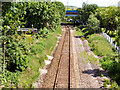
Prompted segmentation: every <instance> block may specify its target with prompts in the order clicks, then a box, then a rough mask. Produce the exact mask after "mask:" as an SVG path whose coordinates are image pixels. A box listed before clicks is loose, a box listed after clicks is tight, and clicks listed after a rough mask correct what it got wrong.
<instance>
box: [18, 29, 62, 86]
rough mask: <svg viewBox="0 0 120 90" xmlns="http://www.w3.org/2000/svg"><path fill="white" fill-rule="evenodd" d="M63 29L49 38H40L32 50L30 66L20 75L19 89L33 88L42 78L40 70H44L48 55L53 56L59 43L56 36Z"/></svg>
mask: <svg viewBox="0 0 120 90" xmlns="http://www.w3.org/2000/svg"><path fill="white" fill-rule="evenodd" d="M61 33H62V31H61V29H58V30H56V31H55V32H52V33H50V34H49V36H48V37H47V38H40V39H39V41H38V42H37V43H36V44H35V45H33V46H32V47H31V49H30V51H31V54H30V55H29V58H28V59H29V64H28V65H29V66H28V67H27V69H26V70H25V71H23V72H22V73H21V74H20V75H19V87H28V88H29V87H31V85H32V83H33V82H35V81H36V80H37V78H38V77H39V76H40V72H39V68H43V67H44V65H45V63H44V59H46V55H47V54H49V55H50V54H51V52H52V51H53V49H54V47H55V44H56V42H57V38H56V36H58V35H59V34H61Z"/></svg>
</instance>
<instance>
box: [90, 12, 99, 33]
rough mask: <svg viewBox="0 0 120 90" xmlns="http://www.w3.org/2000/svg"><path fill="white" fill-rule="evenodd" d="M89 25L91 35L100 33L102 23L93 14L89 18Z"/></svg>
mask: <svg viewBox="0 0 120 90" xmlns="http://www.w3.org/2000/svg"><path fill="white" fill-rule="evenodd" d="M88 25H89V33H90V34H93V33H97V32H99V31H98V29H99V25H100V21H99V20H98V19H97V18H96V17H95V16H94V15H93V14H91V15H90V16H89V18H88Z"/></svg>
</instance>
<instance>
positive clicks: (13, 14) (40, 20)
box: [1, 1, 65, 87]
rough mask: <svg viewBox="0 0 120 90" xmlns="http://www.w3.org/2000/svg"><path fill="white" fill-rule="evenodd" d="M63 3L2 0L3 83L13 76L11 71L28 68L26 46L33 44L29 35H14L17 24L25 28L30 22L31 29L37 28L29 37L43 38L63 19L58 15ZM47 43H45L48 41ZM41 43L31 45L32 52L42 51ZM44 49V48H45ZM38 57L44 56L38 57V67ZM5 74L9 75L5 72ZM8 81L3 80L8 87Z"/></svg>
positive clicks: (13, 72)
mask: <svg viewBox="0 0 120 90" xmlns="http://www.w3.org/2000/svg"><path fill="white" fill-rule="evenodd" d="M63 6H64V5H63V4H62V3H55V2H50V1H48V2H3V3H2V27H1V28H2V40H3V42H2V44H3V51H4V53H3V57H4V56H5V59H4V60H3V61H2V62H1V63H2V66H1V67H2V68H3V69H4V70H3V72H2V76H3V77H2V80H3V81H2V82H3V85H4V84H5V83H6V80H5V78H7V77H9V76H14V75H15V74H17V72H18V71H20V72H24V71H26V69H28V67H29V62H30V60H29V57H28V56H29V54H30V52H29V48H30V46H31V45H30V44H31V42H32V43H34V41H35V40H36V39H35V38H34V39H33V38H31V36H30V37H26V35H24V34H21V35H18V34H17V30H18V28H19V26H22V27H25V28H27V27H28V28H29V27H31V25H32V24H33V26H34V27H35V28H38V29H40V31H39V33H37V34H36V35H33V37H36V38H37V39H39V38H43V39H45V38H47V36H48V34H49V32H50V31H52V30H53V31H55V30H56V29H57V28H59V25H60V22H61V20H62V19H63V18H64V16H62V15H64V14H65V12H64V11H65V10H64V7H63ZM61 7H62V8H61ZM58 8H59V9H58ZM60 17H63V18H60ZM27 34H31V31H29V32H28V33H27ZM43 42H44V40H43ZM53 44H55V43H53ZM53 44H52V45H53ZM47 45H48V46H49V45H50V44H47ZM41 46H42V45H41ZM41 46H40V47H37V48H38V49H36V48H35V47H33V48H32V50H33V52H34V54H37V53H39V52H40V51H43V48H42V47H41ZM45 46H46V45H45ZM48 46H47V47H48ZM50 46H51V45H50ZM43 47H44V46H43ZM4 48H5V49H4ZM44 48H45V49H46V47H44ZM32 50H31V51H32ZM38 50H39V51H38ZM30 55H31V54H30ZM3 57H2V58H3ZM42 60H43V61H44V57H42V59H41V61H40V66H41V67H43V66H44V64H43V63H42V62H43V61H42ZM37 72H38V71H37ZM9 73H11V74H10V75H8V74H9ZM31 73H32V72H31ZM12 74H14V75H12ZM38 76H39V74H38V73H37V75H36V76H35V77H34V78H36V77H38ZM9 79H10V78H8V80H9ZM15 79H17V77H16V76H14V78H13V79H12V81H14V80H15ZM12 81H10V82H7V83H8V87H9V86H10V84H9V83H11V82H12ZM13 84H15V83H13Z"/></svg>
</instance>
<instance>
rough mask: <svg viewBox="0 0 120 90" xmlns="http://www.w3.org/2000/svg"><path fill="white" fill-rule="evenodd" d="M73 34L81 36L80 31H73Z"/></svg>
mask: <svg viewBox="0 0 120 90" xmlns="http://www.w3.org/2000/svg"><path fill="white" fill-rule="evenodd" d="M75 36H83V32H82V31H80V30H79V31H75Z"/></svg>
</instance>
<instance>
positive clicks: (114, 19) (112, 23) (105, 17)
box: [96, 6, 120, 32]
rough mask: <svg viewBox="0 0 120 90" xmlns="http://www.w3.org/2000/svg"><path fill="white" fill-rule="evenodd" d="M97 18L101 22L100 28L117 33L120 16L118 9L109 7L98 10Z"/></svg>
mask: <svg viewBox="0 0 120 90" xmlns="http://www.w3.org/2000/svg"><path fill="white" fill-rule="evenodd" d="M96 16H97V18H98V19H99V20H100V26H101V27H103V28H106V32H107V30H109V31H115V29H116V28H117V25H118V16H120V12H119V10H118V7H115V6H113V7H111V6H110V7H107V8H98V9H97V11H96Z"/></svg>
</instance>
